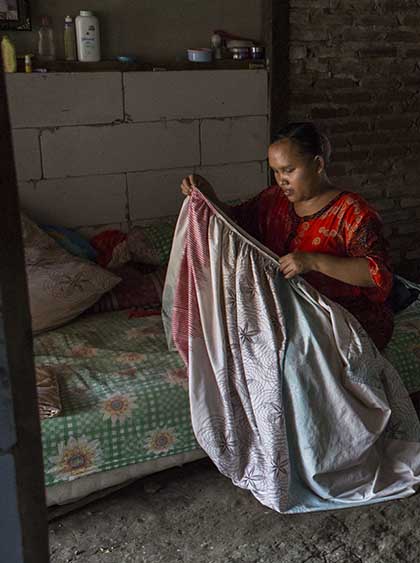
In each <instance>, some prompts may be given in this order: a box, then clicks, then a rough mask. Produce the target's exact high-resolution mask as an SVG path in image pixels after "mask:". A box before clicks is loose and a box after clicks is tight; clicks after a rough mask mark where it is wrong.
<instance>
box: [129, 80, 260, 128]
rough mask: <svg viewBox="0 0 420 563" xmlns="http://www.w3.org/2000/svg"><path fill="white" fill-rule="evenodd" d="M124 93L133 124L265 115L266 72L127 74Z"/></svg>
mask: <svg viewBox="0 0 420 563" xmlns="http://www.w3.org/2000/svg"><path fill="white" fill-rule="evenodd" d="M124 92H125V111H126V115H127V117H129V118H130V119H132V120H133V121H153V120H159V119H179V118H200V117H230V116H231V117H234V116H240V115H267V113H268V94H267V72H266V71H265V70H197V71H191V70H188V71H176V72H129V73H125V74H124Z"/></svg>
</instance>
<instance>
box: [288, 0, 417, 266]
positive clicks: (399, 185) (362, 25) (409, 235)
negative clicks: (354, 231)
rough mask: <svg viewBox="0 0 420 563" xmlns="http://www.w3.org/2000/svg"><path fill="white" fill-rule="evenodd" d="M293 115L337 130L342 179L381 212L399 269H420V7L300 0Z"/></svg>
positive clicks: (295, 16)
mask: <svg viewBox="0 0 420 563" xmlns="http://www.w3.org/2000/svg"><path fill="white" fill-rule="evenodd" d="M290 22H291V23H290V25H291V28H290V114H289V119H290V120H304V119H311V120H313V121H315V122H316V123H318V124H319V125H320V126H321V127H322V128H323V129H324V130H325V131H327V132H329V134H330V138H331V141H332V145H333V150H334V155H333V162H332V166H331V174H332V175H333V176H334V177H335V179H336V181H337V183H339V184H340V185H342V186H344V187H349V188H351V189H354V190H355V191H358V192H360V193H361V194H362V195H363V196H365V197H366V198H367V199H368V200H370V201H372V202H373V203H374V205H375V206H376V208H377V209H378V210H379V211H380V213H381V215H382V217H383V219H384V222H385V224H386V232H387V235H388V237H389V240H390V242H391V247H392V255H393V258H394V263H395V264H396V265H398V268H399V271H401V272H402V273H404V274H406V275H411V277H413V276H414V275H416V273H417V274H418V273H420V267H419V263H420V114H419V110H420V8H419V3H418V2H417V1H414V0H354V1H353V2H346V1H340V0H318V1H317V2H313V1H312V0H290Z"/></svg>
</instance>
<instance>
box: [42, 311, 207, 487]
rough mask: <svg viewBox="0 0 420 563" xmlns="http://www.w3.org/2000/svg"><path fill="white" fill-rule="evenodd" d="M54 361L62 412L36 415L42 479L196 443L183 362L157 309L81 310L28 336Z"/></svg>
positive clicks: (133, 460) (128, 461)
mask: <svg viewBox="0 0 420 563" xmlns="http://www.w3.org/2000/svg"><path fill="white" fill-rule="evenodd" d="M34 346H35V361H36V365H55V366H59V370H58V371H57V373H58V376H59V384H60V390H61V398H62V406H63V411H62V414H61V415H60V416H58V417H56V418H52V419H47V420H44V421H43V422H42V439H43V449H44V464H45V478H46V485H47V486H51V485H54V484H57V483H60V482H63V481H69V480H72V479H75V478H78V477H82V476H84V475H88V474H91V473H96V472H100V471H108V470H111V469H117V468H121V467H125V466H128V465H130V464H134V463H139V462H144V461H149V460H153V459H156V458H159V457H164V456H171V455H175V454H180V453H184V452H190V451H193V450H197V449H198V448H199V446H198V444H197V442H196V441H195V438H194V435H193V432H192V428H191V422H190V409H189V400H188V390H187V388H188V386H187V379H186V373H185V370H184V366H183V362H182V360H181V359H180V357H179V356H178V354H177V353H174V352H168V349H167V345H166V340H165V337H164V333H163V327H162V323H161V318H160V317H159V316H153V317H146V318H129V314H128V312H127V311H119V312H114V313H101V314H98V315H90V316H85V317H82V318H80V319H78V320H77V321H75V322H73V323H71V324H69V325H67V326H65V327H63V328H60V329H57V330H54V331H52V332H48V333H45V334H43V335H40V336H37V337H36V339H35V342H34Z"/></svg>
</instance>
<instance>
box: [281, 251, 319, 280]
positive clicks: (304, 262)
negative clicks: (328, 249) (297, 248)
mask: <svg viewBox="0 0 420 563" xmlns="http://www.w3.org/2000/svg"><path fill="white" fill-rule="evenodd" d="M314 258H315V255H314V254H313V253H311V252H291V253H290V254H286V255H285V256H282V257H281V258H280V260H279V264H280V271H281V273H282V274H283V275H284V277H285V278H286V280H289V279H291V278H294V277H295V276H298V275H299V274H306V273H307V272H310V271H311V270H313V269H314Z"/></svg>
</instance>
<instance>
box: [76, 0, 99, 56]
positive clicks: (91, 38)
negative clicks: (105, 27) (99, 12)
mask: <svg viewBox="0 0 420 563" xmlns="http://www.w3.org/2000/svg"><path fill="white" fill-rule="evenodd" d="M76 39H77V58H78V59H79V61H82V62H86V63H87V62H90V63H96V62H98V61H100V60H101V45H100V36H99V21H98V18H97V17H96V16H94V15H93V13H92V12H90V11H87V10H81V11H80V15H79V16H77V18H76Z"/></svg>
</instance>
